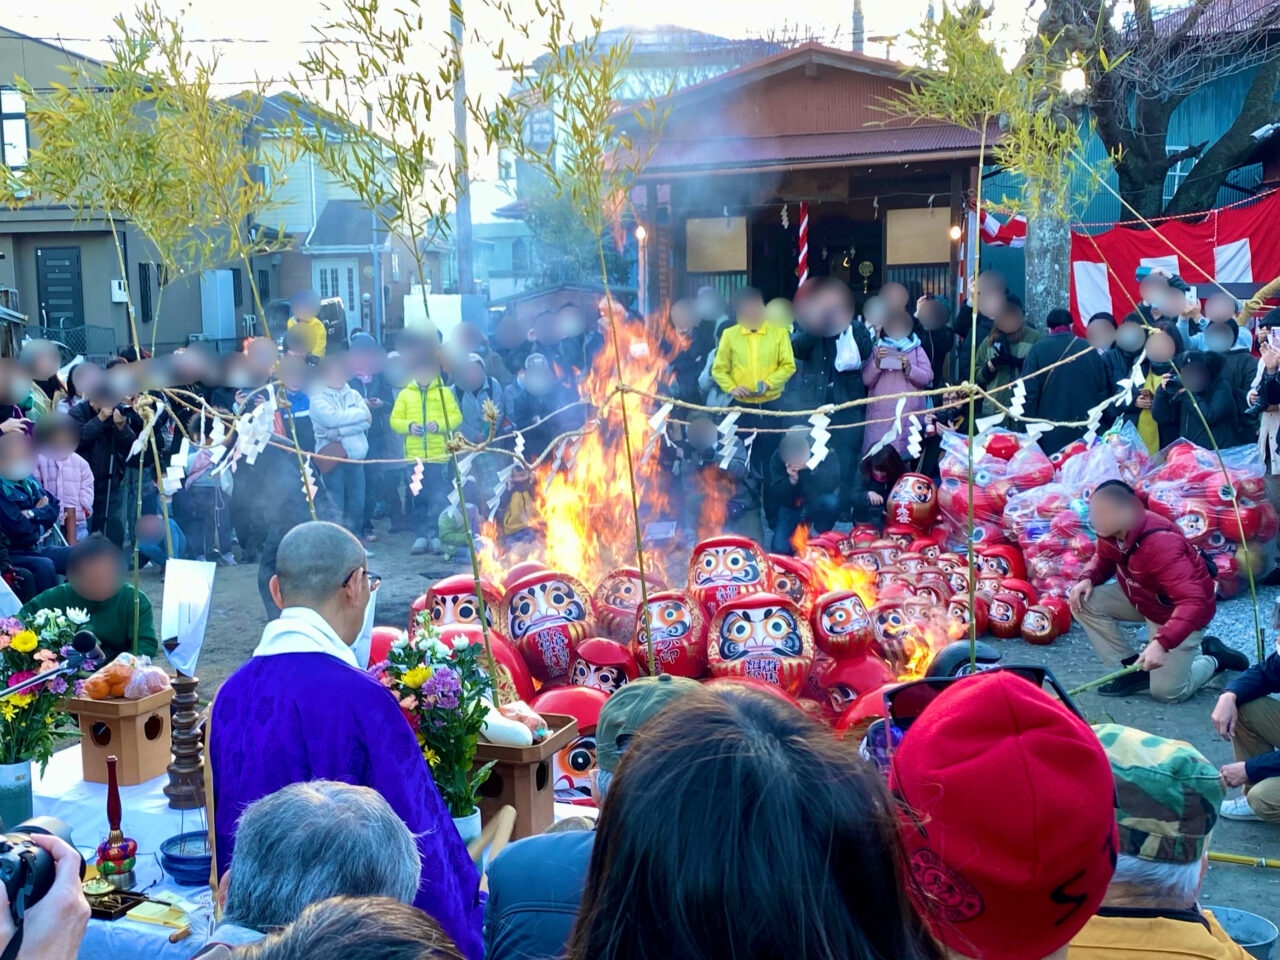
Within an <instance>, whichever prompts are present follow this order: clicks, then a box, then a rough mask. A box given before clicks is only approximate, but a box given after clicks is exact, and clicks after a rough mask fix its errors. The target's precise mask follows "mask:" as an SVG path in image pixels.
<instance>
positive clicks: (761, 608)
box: [707, 593, 814, 696]
mask: <svg viewBox="0 0 1280 960" xmlns="http://www.w3.org/2000/svg"><path fill="white" fill-rule="evenodd" d="M813 653H814V646H813V636H812V634H811V633H810V631H809V624H808V623H806V622H805V620H804V618H803V617H802V616H801V615H800V610H799V608H797V607H796V605H795V604H794V603H792V602H791V601H790V600H788V599H786V598H785V597H780V596H778V595H777V594H776V593H756V594H750V595H748V596H743V597H739V598H737V599H736V600H731V601H729V602H728V603H726V604H724V605H723V606H722V607H721V608H720V609H719V610H718V611H716V616H715V619H714V620H712V621H711V630H710V633H709V635H708V639H707V660H708V662H709V663H710V665H711V675H712V676H713V677H750V678H754V679H756V680H761V681H763V682H765V683H769V684H773V685H774V686H776V687H778V688H779V689H781V690H783V691H785V692H787V693H789V694H791V695H792V696H794V695H795V694H797V693H799V691H800V688H801V687H802V686H803V685H804V681H805V678H806V677H808V675H809V670H810V668H811V667H812V666H813Z"/></svg>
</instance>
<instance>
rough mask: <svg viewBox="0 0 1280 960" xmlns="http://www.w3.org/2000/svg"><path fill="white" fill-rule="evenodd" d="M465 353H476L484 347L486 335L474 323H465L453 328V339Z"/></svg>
mask: <svg viewBox="0 0 1280 960" xmlns="http://www.w3.org/2000/svg"><path fill="white" fill-rule="evenodd" d="M451 339H452V340H453V342H454V343H455V344H457V346H458V349H459V350H460V351H461V352H463V353H474V352H475V351H477V350H479V349H480V348H481V347H483V346H484V334H483V333H481V332H480V328H479V327H477V326H476V325H475V324H474V323H470V322H463V323H460V324H458V325H457V326H456V327H454V328H453V336H452V338H451Z"/></svg>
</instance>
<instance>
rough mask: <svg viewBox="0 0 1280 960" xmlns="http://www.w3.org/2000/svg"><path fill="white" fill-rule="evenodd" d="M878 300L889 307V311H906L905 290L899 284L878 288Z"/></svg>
mask: <svg viewBox="0 0 1280 960" xmlns="http://www.w3.org/2000/svg"><path fill="white" fill-rule="evenodd" d="M880 299H882V300H883V301H884V302H885V303H887V304H888V305H889V309H891V310H903V311H905V310H906V309H907V288H906V287H904V286H903V285H902V284H900V283H886V284H885V285H884V286H883V287H881V288H880Z"/></svg>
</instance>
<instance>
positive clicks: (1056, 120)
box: [880, 2, 1081, 666]
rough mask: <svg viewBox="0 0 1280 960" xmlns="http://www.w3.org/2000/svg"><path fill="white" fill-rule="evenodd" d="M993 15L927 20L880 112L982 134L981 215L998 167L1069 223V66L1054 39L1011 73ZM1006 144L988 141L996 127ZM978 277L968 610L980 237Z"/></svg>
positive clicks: (1023, 204)
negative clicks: (900, 82)
mask: <svg viewBox="0 0 1280 960" xmlns="http://www.w3.org/2000/svg"><path fill="white" fill-rule="evenodd" d="M989 17H990V10H989V9H987V8H984V7H983V6H982V5H981V4H979V3H976V2H972V3H970V4H969V5H968V6H966V7H964V8H961V9H959V10H951V9H949V8H947V7H945V6H944V7H943V10H942V14H941V16H940V17H939V18H938V19H937V20H933V19H930V20H926V21H925V22H924V23H923V24H921V25H920V26H919V27H917V28H915V29H914V30H911V31H908V33H907V36H908V39H909V43H910V48H911V49H912V51H913V54H914V57H913V59H914V60H915V61H916V62H918V63H923V64H927V65H928V66H927V67H922V68H914V69H911V70H910V71H909V72H908V74H907V79H909V80H910V83H911V86H910V88H909V89H908V90H907V91H905V92H902V93H898V94H896V95H894V96H891V97H888V98H885V99H883V100H882V101H881V105H880V106H881V109H882V110H884V111H885V112H886V114H888V115H889V116H890V117H892V118H895V119H908V120H911V121H913V122H928V121H931V120H932V121H937V120H946V121H949V122H951V123H954V124H957V125H958V126H961V127H964V128H966V129H969V130H972V131H974V132H975V133H977V134H978V177H977V182H976V184H975V185H974V207H975V210H976V211H978V212H979V213H981V211H982V209H983V197H982V174H983V170H984V168H985V166H986V164H987V162H988V154H990V160H991V161H992V162H995V163H996V164H998V165H1000V166H1001V167H1003V168H1005V169H1006V170H1008V171H1010V172H1012V173H1016V174H1021V175H1022V176H1023V177H1024V180H1025V181H1026V182H1027V183H1028V184H1029V185H1033V184H1036V185H1039V189H1031V188H1029V189H1027V190H1025V191H1024V193H1023V196H1022V197H1021V198H1019V199H1017V200H1012V201H1011V200H1010V199H1009V198H1007V197H1006V198H1004V199H1003V200H1002V203H1001V205H1002V206H1012V207H1015V208H1018V209H1028V210H1030V211H1031V212H1032V214H1041V213H1044V214H1050V215H1054V216H1062V217H1065V216H1067V213H1068V211H1069V209H1070V207H1071V205H1072V204H1073V203H1074V202H1078V200H1079V199H1080V198H1076V197H1074V196H1073V194H1072V192H1071V189H1070V185H1071V183H1072V179H1073V177H1074V175H1075V171H1076V166H1077V165H1076V164H1075V163H1074V162H1073V159H1072V158H1073V153H1074V151H1075V148H1076V147H1077V146H1078V145H1079V144H1080V142H1081V134H1080V128H1079V125H1078V123H1075V122H1072V121H1071V118H1070V117H1069V116H1068V114H1067V113H1066V112H1064V111H1063V110H1062V109H1060V107H1061V103H1062V101H1061V97H1060V95H1059V94H1060V89H1059V88H1060V78H1061V74H1062V69H1063V66H1064V65H1062V64H1058V63H1056V62H1055V61H1054V54H1055V50H1056V46H1057V44H1056V38H1055V39H1054V40H1050V39H1047V38H1044V37H1033V38H1032V39H1031V40H1030V42H1029V43H1028V47H1027V50H1026V52H1025V53H1024V55H1023V57H1022V59H1021V60H1020V61H1019V62H1018V64H1017V65H1016V66H1014V67H1013V68H1012V69H1010V68H1008V67H1006V65H1005V61H1004V55H1003V52H1002V51H1001V49H1000V48H999V47H998V46H997V44H996V43H995V42H994V41H993V40H992V39H990V38H989V37H988V20H989ZM997 122H998V123H999V125H1000V136H999V138H998V139H996V140H995V141H994V142H992V141H991V140H990V139H989V133H990V130H991V128H992V126H993V125H994V124H995V123H997ZM969 242H970V243H972V244H973V250H974V256H973V270H972V273H971V274H970V276H969V277H968V278H967V280H968V283H967V284H966V286H967V289H968V296H969V304H970V310H971V311H972V318H973V319H972V324H971V326H970V330H969V377H968V384H967V391H966V392H967V394H968V402H967V407H968V410H967V416H966V418H965V420H966V430H967V434H968V470H967V472H968V478H967V484H968V516H967V530H966V541H967V550H966V553H967V557H968V570H969V605H970V609H972V607H973V603H974V594H975V591H976V586H977V584H976V577H975V568H974V542H973V534H974V526H975V517H974V496H973V491H974V476H973V472H974V440H975V433H976V422H975V421H976V414H977V391H976V389H975V387H976V383H977V351H978V329H979V327H978V317H979V308H980V306H981V304H980V303H979V299H978V274H979V272H980V271H979V267H980V263H981V250H982V244H981V237H980V236H971V237H969ZM976 658H977V625H976V621H975V619H974V618H973V617H970V620H969V659H970V665H971V666H973V665H974V664H975V663H976Z"/></svg>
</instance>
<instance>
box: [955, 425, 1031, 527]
mask: <svg viewBox="0 0 1280 960" xmlns="http://www.w3.org/2000/svg"><path fill="white" fill-rule="evenodd" d="M939 470H940V472H941V474H942V484H941V486H940V487H939V488H938V505H939V506H940V507H941V509H942V518H943V525H944V526H945V527H946V530H947V534H948V545H949V546H950V548H951V549H952V550H954V551H956V552H963V551H964V545H965V540H966V531H967V530H968V529H969V499H970V491H972V498H973V542H974V543H975V544H976V545H979V546H981V545H983V544H993V543H1009V542H1012V540H1011V538H1010V535H1009V532H1008V530H1007V529H1006V528H1005V525H1004V510H1005V506H1006V504H1007V503H1008V502H1009V500H1010V498H1012V497H1016V496H1018V495H1019V494H1021V493H1024V492H1026V491H1028V490H1033V489H1035V488H1037V487H1043V486H1044V485H1045V484H1046V483H1049V482H1050V481H1052V480H1053V474H1054V468H1053V464H1052V463H1051V462H1050V461H1049V458H1048V457H1046V456H1045V455H1044V452H1043V451H1042V450H1041V449H1040V446H1039V445H1038V444H1037V443H1036V442H1035V440H1033V439H1032V438H1031V437H1028V436H1026V435H1025V434H1017V433H1012V432H1010V431H1008V430H1003V429H999V428H997V429H993V430H987V431H985V432H983V433H981V434H979V435H978V436H976V437H974V449H973V484H972V486H970V484H969V482H968V477H969V438H968V437H966V436H965V435H964V434H961V433H954V432H947V433H944V434H943V435H942V460H941V462H940V463H939Z"/></svg>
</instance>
